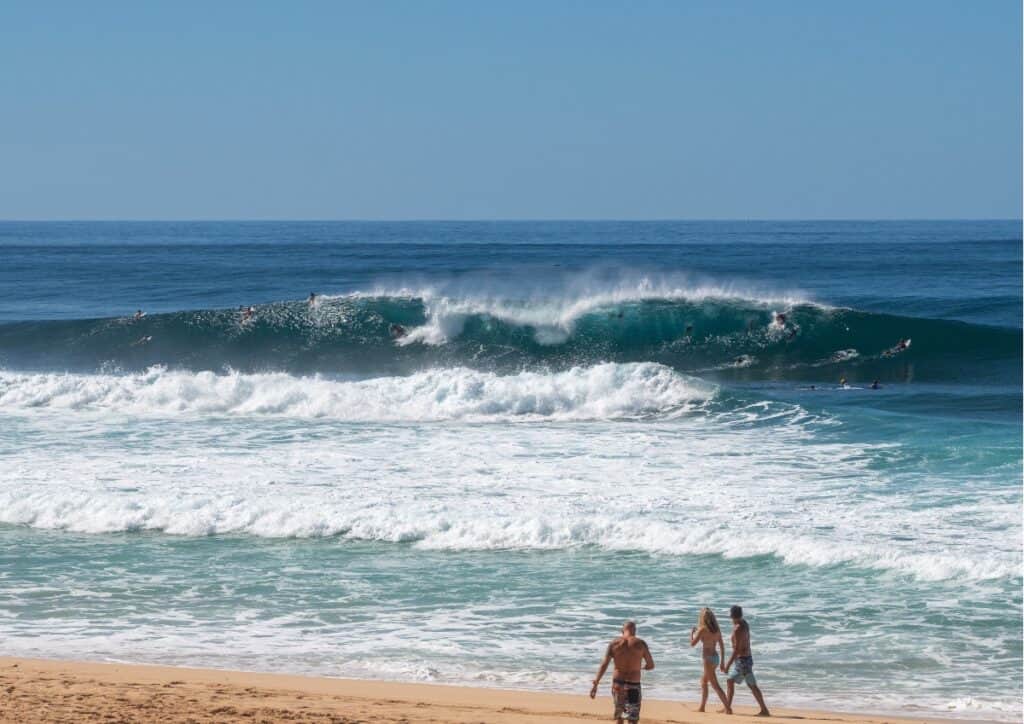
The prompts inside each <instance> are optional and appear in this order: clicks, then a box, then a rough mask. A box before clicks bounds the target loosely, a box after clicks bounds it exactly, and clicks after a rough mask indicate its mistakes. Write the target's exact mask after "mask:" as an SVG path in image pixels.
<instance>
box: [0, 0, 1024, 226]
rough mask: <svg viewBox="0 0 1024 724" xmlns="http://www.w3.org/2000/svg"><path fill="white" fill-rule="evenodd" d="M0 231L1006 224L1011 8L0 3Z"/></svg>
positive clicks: (1013, 200) (754, 1)
mask: <svg viewBox="0 0 1024 724" xmlns="http://www.w3.org/2000/svg"><path fill="white" fill-rule="evenodd" d="M0 99H2V104H0V218H3V219H96V218H108V219H111V218H113V219H216V218H223V219H250V218H252V219H270V218H274V219H299V218H312V219H437V218H445V219H462V218H501V219H520V218H533V219H544V218H577V219H582V218H618V219H630V218H697V219H712V218H722V219H738V218H739V219H742V218H759V219H771V218H791V219H792V218H818V219H820V218H1019V217H1020V215H1021V152H1022V149H1021V4H1020V2H1019V0H984V1H983V2H969V1H968V0H959V1H957V2H943V1H941V0H928V1H927V2H914V1H911V0H883V1H865V0H857V1H856V2H838V1H836V2H831V1H824V0H808V1H806V2H798V1H787V0H779V1H776V2H762V1H759V0H749V1H747V2H728V1H723V2H719V1H715V2H710V1H709V2H696V1H693V2H685V1H683V0H679V1H678V2H653V1H639V2H627V1H626V0H622V1H621V2H615V3H608V2H596V1H593V2H591V1H588V2H558V1H557V0H547V1H545V2H527V1H524V0H515V2H501V3H499V2H486V1H482V2H468V1H467V2H441V1H440V0H437V1H425V0H420V1H412V0H410V1H409V2H386V1H383V0H381V1H379V2H371V1H367V2H353V3H346V2H313V1H311V0H296V1H295V2H284V0H281V1H279V2H257V1H255V0H253V1H250V2H226V1H217V2H186V1H182V0H175V1H174V2H144V1H133V2H116V3H115V2H103V1H102V0H93V1H91V2H66V3H59V2H37V1H28V0H26V1H24V2H21V1H19V0H6V2H3V3H2V4H0Z"/></svg>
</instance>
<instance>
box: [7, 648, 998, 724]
mask: <svg viewBox="0 0 1024 724" xmlns="http://www.w3.org/2000/svg"><path fill="white" fill-rule="evenodd" d="M609 685H610V677H606V680H605V681H602V686H601V690H600V693H599V694H598V697H597V699H596V700H593V701H592V700H591V699H590V698H589V697H587V696H586V695H585V694H560V693H549V692H532V691H519V690H506V689H491V688H483V687H472V686H453V685H447V684H421V683H400V682H391V681H381V680H361V679H335V678H328V677H322V676H304V675H299V674H277V673H251V672H244V671H231V670H221V669H201V668H190V667H181V668H179V667H174V666H162V665H151V664H123V663H106V662H93V661H63V660H58V659H32V658H21V657H0V722H23V721H34V722H69V721H80V722H87V721H100V720H103V721H161V722H186V721H187V722H211V723H212V722H242V721H245V722H277V721H291V722H332V723H333V724H349V723H353V724H354V723H355V722H368V721H369V722H395V723H396V724H397V723H398V722H404V723H407V724H414V723H419V722H424V723H425V722H461V723H464V724H469V723H471V722H473V723H476V722H488V723H490V722H494V723H495V724H506V723H508V724H511V722H530V724H564V723H565V722H572V721H602V720H604V721H611V720H612V719H611V715H612V703H611V698H610V696H609V695H608V687H609ZM749 699H750V697H749V696H744V697H743V698H742V699H741V701H743V702H746V701H748V700H749ZM712 701H713V702H714V703H715V706H714V707H712V704H711V702H712ZM696 708H697V704H696V703H695V702H693V701H669V700H658V699H646V698H645V700H644V703H643V710H642V713H641V719H640V721H641V722H652V723H658V722H662V723H665V724H669V723H675V724H698V723H705V724H724V723H725V722H730V721H736V720H737V719H739V720H743V719H750V718H754V717H753V715H754V713H755V712H756V707H752V706H745V705H742V704H741V705H738V706H736V707H735V709H736V716H732V717H729V716H726V715H724V714H717V713H707V714H701V713H699V712H697V711H696ZM709 708H711V709H712V711H714V709H715V708H717V700H716V699H714V697H713V695H712V698H711V699H709ZM772 714H773V716H772V718H773V719H780V720H787V721H788V720H799V721H800V722H801V724H825V723H826V722H829V723H833V724H834V723H835V722H865V723H867V724H883V723H884V722H901V723H903V724H924V723H925V722H932V723H934V724H942V723H947V724H948V722H954V721H955V722H982V721H986V720H979V719H954V718H950V717H941V716H927V717H912V716H897V715H885V714H857V713H845V712H832V711H814V710H807V709H790V708H778V709H775V708H773V709H772Z"/></svg>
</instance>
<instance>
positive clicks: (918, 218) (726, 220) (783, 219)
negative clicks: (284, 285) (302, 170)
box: [0, 216, 1024, 224]
mask: <svg viewBox="0 0 1024 724" xmlns="http://www.w3.org/2000/svg"><path fill="white" fill-rule="evenodd" d="M922 221H930V222H935V221H945V222H950V221H961V222H979V221H1013V222H1017V223H1024V217H1009V216H1007V217H994V216H993V217H980V216H979V217H971V216H936V217H927V216H906V217H899V216H889V217H867V216H865V217H821V218H816V217H803V218H800V217H760V218H759V217H737V218H727V217H708V218H698V217H667V216H666V217H624V218H616V217H592V218H587V217H581V218H574V217H568V216H566V217H537V218H526V217H523V218H501V217H494V218H487V217H472V218H471V217H465V218H457V217H456V218H443V217H437V218H430V217H423V218H419V217H409V218H383V217H381V218H313V217H307V218H300V217H292V218H271V217H266V218H231V217H207V218H184V217H183V218H144V217H125V218H114V217H104V218H96V219H80V218H50V219H43V218H29V219H14V218H11V219H0V224H90V223H96V224H106V223H151V224H157V223H167V224H170V223H179V224H180V223H186V224H196V223H235V224H238V223H279V224H289V223H292V224H294V223H317V224H324V223H356V224H409V223H413V224H424V223H502V224H508V223H564V222H573V223H673V222H686V223H708V222H713V223H764V222H773V223H779V222H801V223H829V222H833V223H835V222H922Z"/></svg>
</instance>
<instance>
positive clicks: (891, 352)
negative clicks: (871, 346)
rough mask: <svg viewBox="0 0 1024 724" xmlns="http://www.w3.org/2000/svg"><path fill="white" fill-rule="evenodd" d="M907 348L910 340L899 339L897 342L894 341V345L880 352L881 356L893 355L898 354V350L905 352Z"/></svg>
mask: <svg viewBox="0 0 1024 724" xmlns="http://www.w3.org/2000/svg"><path fill="white" fill-rule="evenodd" d="M909 348H910V340H909V339H901V340H900V341H899V342H897V343H896V346H895V347H890V348H889V349H887V350H885V351H884V352H882V356H883V357H893V356H895V355H898V354H899V353H900V352H905V351H906V350H908V349H909Z"/></svg>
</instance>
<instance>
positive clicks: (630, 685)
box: [590, 621, 654, 724]
mask: <svg viewBox="0 0 1024 724" xmlns="http://www.w3.org/2000/svg"><path fill="white" fill-rule="evenodd" d="M612 661H614V662H615V671H614V672H613V673H612V699H613V700H614V702H615V716H614V718H615V721H616V722H617V724H622V722H623V721H631V722H636V721H640V703H641V691H640V675H641V672H642V671H650V670H651V669H653V668H654V658H653V657H652V656H651V650H650V649H649V648H647V643H646V642H645V641H644V640H643V639H639V638H637V637H636V623H634V622H633V621H626V623H624V624H622V635H621V636H619V637H618V638H617V639H615V640H613V641H612V642H611V643H610V644H608V648H607V650H606V651H605V652H604V659H603V660H602V661H601V668H599V669H598V670H597V678H595V679H594V682H593V684H594V685H593V686H592V687H591V688H590V698H591V699H593V698H594V697H595V696H597V686H598V684H600V683H601V677H602V676H604V672H605V671H607V670H608V665H609V664H610V663H611V662H612Z"/></svg>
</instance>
